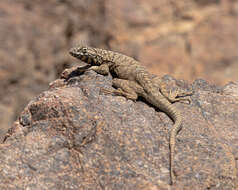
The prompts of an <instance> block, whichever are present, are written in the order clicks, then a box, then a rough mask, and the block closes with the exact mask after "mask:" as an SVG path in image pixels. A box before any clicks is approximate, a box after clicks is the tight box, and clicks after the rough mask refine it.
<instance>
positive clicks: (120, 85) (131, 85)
mask: <svg viewBox="0 0 238 190" xmlns="http://www.w3.org/2000/svg"><path fill="white" fill-rule="evenodd" d="M112 85H113V86H114V87H116V88H117V89H115V90H107V89H102V91H103V92H104V93H106V94H115V95H118V96H124V97H126V98H127V99H130V100H133V101H135V100H137V98H138V94H140V93H142V92H143V88H142V87H141V86H140V85H139V84H137V83H136V82H133V81H128V80H124V79H118V78H114V79H113V81H112Z"/></svg>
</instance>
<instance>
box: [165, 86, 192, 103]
mask: <svg viewBox="0 0 238 190" xmlns="http://www.w3.org/2000/svg"><path fill="white" fill-rule="evenodd" d="M160 91H161V94H163V95H164V96H165V97H166V98H167V99H168V100H169V101H170V102H171V103H174V102H184V103H185V102H188V103H189V104H190V103H191V98H190V96H191V95H192V94H193V92H192V91H189V92H185V91H181V90H178V89H177V90H175V91H172V90H170V91H169V92H168V91H167V89H166V84H163V83H162V84H161V85H160ZM186 96H189V97H186Z"/></svg>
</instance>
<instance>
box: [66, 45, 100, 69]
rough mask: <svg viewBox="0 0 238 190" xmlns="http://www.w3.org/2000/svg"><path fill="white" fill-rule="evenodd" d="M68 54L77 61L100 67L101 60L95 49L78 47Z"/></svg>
mask: <svg viewBox="0 0 238 190" xmlns="http://www.w3.org/2000/svg"><path fill="white" fill-rule="evenodd" d="M69 54H70V55H72V56H73V57H76V58H77V59H79V60H81V61H83V62H85V63H88V64H90V65H101V64H102V63H103V59H102V57H101V56H99V55H98V54H97V52H96V49H94V48H91V47H83V46H81V47H80V46H78V47H75V48H72V49H70V50H69Z"/></svg>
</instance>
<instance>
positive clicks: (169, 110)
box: [161, 102, 182, 185]
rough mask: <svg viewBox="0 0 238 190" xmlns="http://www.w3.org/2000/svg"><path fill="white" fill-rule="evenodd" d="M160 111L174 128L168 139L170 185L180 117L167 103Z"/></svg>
mask: <svg viewBox="0 0 238 190" xmlns="http://www.w3.org/2000/svg"><path fill="white" fill-rule="evenodd" d="M161 110H162V111H164V112H165V113H167V114H168V115H169V116H170V117H171V119H172V120H173V121H174V126H173V128H172V129H171V131H170V139H169V146H170V180H171V181H170V183H171V185H172V184H173V183H174V182H175V176H174V171H173V170H174V151H175V144H176V135H177V133H178V132H179V130H180V129H181V127H182V125H181V124H182V116H181V114H180V112H179V111H178V110H176V108H175V106H174V105H173V104H170V103H169V102H168V103H166V106H163V107H162V108H161Z"/></svg>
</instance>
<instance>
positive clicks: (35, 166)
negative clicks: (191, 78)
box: [0, 71, 238, 190]
mask: <svg viewBox="0 0 238 190" xmlns="http://www.w3.org/2000/svg"><path fill="white" fill-rule="evenodd" d="M163 80H164V81H166V82H167V83H170V84H171V88H176V87H179V88H184V89H185V90H186V89H189V88H192V89H193V90H194V95H193V96H192V97H191V99H192V103H191V104H190V105H188V104H182V103H175V106H176V107H177V108H178V109H180V110H181V111H182V113H183V114H182V115H183V128H182V130H181V131H180V133H179V134H178V136H177V145H176V154H175V172H176V176H177V178H176V185H175V186H174V188H172V189H184V190H186V189H194V190H200V189H221V190H223V189H231V190H232V189H237V188H236V187H237V181H238V176H237V173H238V172H237V169H238V168H237V165H238V163H237V160H238V128H237V126H238V119H237V118H238V117H237V115H238V106H237V105H238V98H237V97H238V94H237V92H238V91H237V89H238V84H237V83H230V84H228V85H226V86H225V87H224V88H219V87H216V86H215V85H210V84H209V83H207V82H206V81H204V80H197V81H195V82H194V83H193V84H192V85H188V84H187V83H185V82H184V81H176V80H175V79H173V78H172V77H169V76H167V77H164V78H163ZM111 85H112V84H111V76H106V77H105V76H102V75H98V74H96V73H95V72H93V71H89V72H86V73H85V74H83V75H81V76H71V78H69V79H68V80H64V79H58V80H56V81H55V82H53V83H51V88H50V89H49V90H48V91H45V92H43V93H41V94H40V95H39V96H37V97H36V98H35V99H33V100H32V101H31V102H30V103H29V104H28V105H27V106H26V107H25V109H24V111H23V112H22V113H21V115H20V117H19V120H17V121H16V122H15V123H14V125H13V126H12V128H11V130H9V132H8V134H7V135H6V136H5V141H4V143H3V144H1V145H0V168H1V169H0V189H6V190H7V189H36V190H37V189H114V190H117V189H118V190H121V189H125V190H126V189H128V190H129V189H147V190H148V189H151V190H152V189H153V190H154V189H168V188H169V187H168V185H167V184H168V183H169V141H168V140H169V131H170V129H171V127H172V125H173V123H172V121H171V120H170V119H169V117H168V116H167V115H166V114H165V113H163V112H160V111H159V110H158V109H155V108H153V107H152V106H150V105H148V104H147V103H146V102H143V100H138V101H136V102H133V101H131V100H127V99H125V98H124V97H120V96H112V95H105V94H102V93H100V90H101V88H106V89H110V88H112V87H111Z"/></svg>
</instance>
